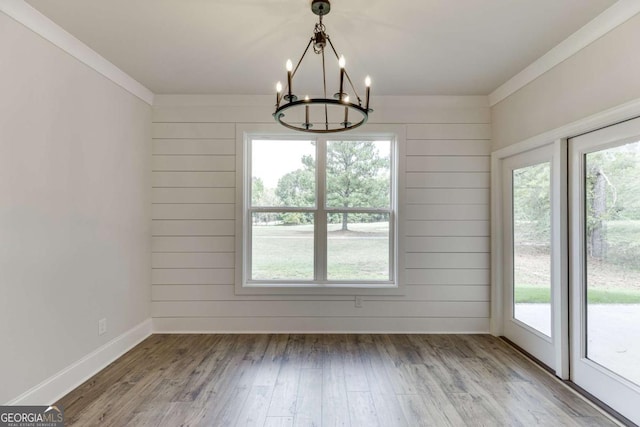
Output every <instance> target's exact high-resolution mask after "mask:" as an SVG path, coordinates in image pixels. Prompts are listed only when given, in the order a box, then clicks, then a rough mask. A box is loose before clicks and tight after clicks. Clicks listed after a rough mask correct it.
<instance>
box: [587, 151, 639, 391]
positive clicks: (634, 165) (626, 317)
mask: <svg viewBox="0 0 640 427" xmlns="http://www.w3.org/2000/svg"><path fill="white" fill-rule="evenodd" d="M585 174H586V176H585V193H586V211H587V212H586V230H585V237H586V239H585V240H586V244H587V245H586V246H587V247H586V248H585V249H586V260H587V262H586V273H587V281H586V288H587V357H588V358H589V359H591V360H593V361H594V362H597V363H599V364H600V365H602V366H604V367H606V368H608V369H610V370H611V371H613V372H616V373H617V374H619V375H621V376H623V377H625V378H627V379H628V380H630V381H633V382H635V383H636V384H639V385H640V363H638V361H639V360H640V142H634V143H630V144H625V145H622V146H620V147H616V148H610V149H607V150H602V151H597V152H594V153H589V154H587V155H586V159H585Z"/></svg>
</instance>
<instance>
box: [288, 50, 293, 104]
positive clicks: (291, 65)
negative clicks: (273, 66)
mask: <svg viewBox="0 0 640 427" xmlns="http://www.w3.org/2000/svg"><path fill="white" fill-rule="evenodd" d="M292 71H293V62H291V60H290V59H287V83H288V85H287V86H288V87H289V102H291V101H293V98H292V97H291V78H292V75H291V74H292V73H291V72H292Z"/></svg>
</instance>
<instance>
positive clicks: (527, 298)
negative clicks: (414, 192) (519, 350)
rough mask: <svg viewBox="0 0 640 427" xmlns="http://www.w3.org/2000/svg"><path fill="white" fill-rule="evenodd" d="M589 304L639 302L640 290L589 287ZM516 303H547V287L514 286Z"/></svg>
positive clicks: (548, 297) (548, 299) (548, 298)
mask: <svg viewBox="0 0 640 427" xmlns="http://www.w3.org/2000/svg"><path fill="white" fill-rule="evenodd" d="M587 299H588V301H589V303H591V304H640V291H633V290H628V291H618V290H615V291H614V290H609V289H591V290H589V292H588V293H587ZM515 301H516V304H518V303H519V304H527V303H529V304H530V303H534V304H536V303H538V304H543V303H545V304H549V302H550V295H549V288H543V287H537V286H520V287H517V288H515Z"/></svg>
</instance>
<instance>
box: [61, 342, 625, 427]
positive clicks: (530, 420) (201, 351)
mask: <svg viewBox="0 0 640 427" xmlns="http://www.w3.org/2000/svg"><path fill="white" fill-rule="evenodd" d="M58 403H59V404H61V405H63V406H64V408H65V416H66V419H67V423H68V424H69V425H77V426H92V425H113V426H234V425H242V426H245V425H251V426H268V427H276V426H367V427H369V426H381V427H393V426H411V427H413V426H429V425H432V426H447V425H451V426H465V425H469V426H498V425H508V426H533V425H547V426H560V425H563V426H564V425H567V426H571V425H576V426H608V425H615V424H614V423H612V422H611V421H610V420H609V419H607V418H606V417H604V416H602V415H601V414H600V413H599V412H598V411H596V410H595V409H594V408H592V407H591V406H590V405H588V404H587V403H585V402H584V401H583V400H582V399H580V398H579V397H578V396H576V395H575V394H574V393H572V392H571V391H569V390H567V389H566V388H565V387H563V386H562V385H560V384H558V383H557V382H556V381H555V380H554V379H552V378H551V377H549V376H548V375H546V374H545V373H544V372H542V371H541V370H540V369H539V368H538V367H536V366H534V365H533V364H532V363H531V362H530V361H528V360H527V359H525V358H524V357H523V356H522V355H520V354H519V353H518V352H516V351H515V350H514V349H513V348H511V347H510V346H508V345H507V344H506V343H504V342H502V341H501V340H499V339H496V338H494V337H491V336H488V335H308V334H304V335H303V334H300V335H298V334H292V335H152V336H151V337H149V338H148V339H146V340H145V341H144V342H142V343H141V344H140V345H138V346H137V347H135V348H134V349H133V350H131V351H130V352H128V353H127V354H125V355H124V356H123V357H122V358H120V359H119V360H117V361H116V362H114V363H112V364H111V365H109V366H108V367H107V368H106V369H104V370H103V371H101V372H100V373H98V374H97V375H95V376H94V377H92V378H91V379H90V380H88V381H87V382H86V383H84V384H82V385H81V386H80V387H78V388H77V389H76V390H74V391H73V392H71V393H69V394H68V395H67V396H65V397H64V398H63V399H61V400H60V402H58Z"/></svg>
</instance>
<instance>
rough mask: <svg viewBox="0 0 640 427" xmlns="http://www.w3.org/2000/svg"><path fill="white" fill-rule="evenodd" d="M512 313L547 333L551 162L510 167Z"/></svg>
mask: <svg viewBox="0 0 640 427" xmlns="http://www.w3.org/2000/svg"><path fill="white" fill-rule="evenodd" d="M512 182H513V317H514V318H515V319H516V320H519V321H520V322H522V323H524V324H526V325H527V326H529V327H531V328H533V329H535V330H537V331H538V332H541V333H542V334H544V335H546V336H548V337H551V192H550V189H551V163H550V162H545V163H540V164H537V165H531V166H525V167H522V168H519V169H515V170H513V179H512Z"/></svg>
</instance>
